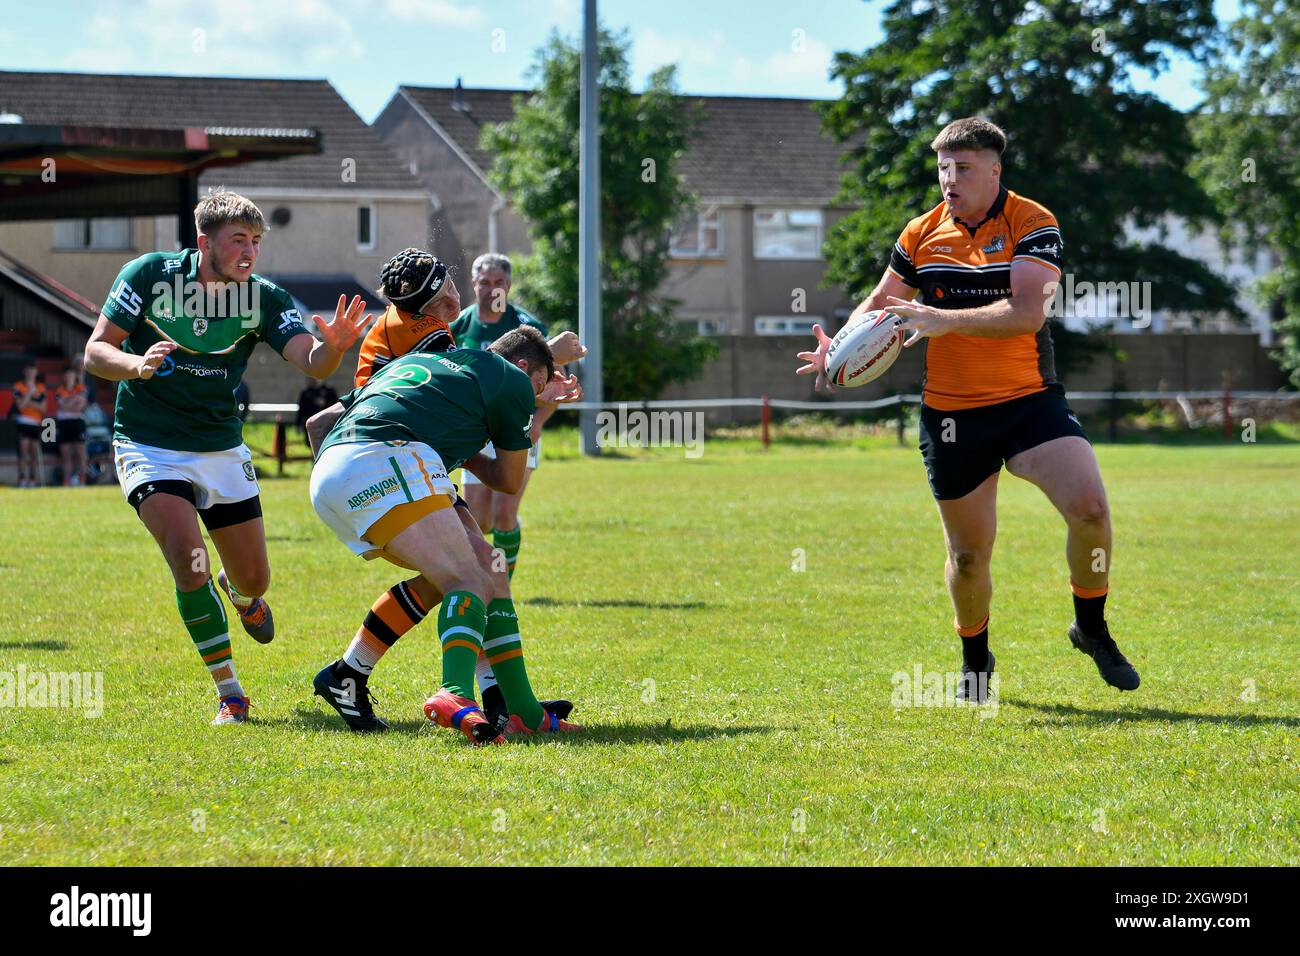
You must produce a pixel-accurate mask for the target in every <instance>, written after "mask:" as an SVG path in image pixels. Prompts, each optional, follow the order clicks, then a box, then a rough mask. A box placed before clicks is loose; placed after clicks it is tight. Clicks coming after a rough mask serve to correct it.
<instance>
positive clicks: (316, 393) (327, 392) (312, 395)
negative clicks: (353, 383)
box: [295, 378, 339, 441]
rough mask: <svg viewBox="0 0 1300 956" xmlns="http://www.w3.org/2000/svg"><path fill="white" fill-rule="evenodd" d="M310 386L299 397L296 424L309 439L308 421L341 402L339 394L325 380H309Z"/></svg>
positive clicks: (304, 438) (305, 437)
mask: <svg viewBox="0 0 1300 956" xmlns="http://www.w3.org/2000/svg"><path fill="white" fill-rule="evenodd" d="M307 381H308V383H309V384H308V385H307V387H306V388H304V389H303V390H302V392H301V393H300V394H299V395H298V418H297V420H296V422H295V424H296V425H297V426H298V430H299V431H301V432H302V436H303V440H304V441H306V439H307V419H309V418H311V417H312V416H313V415H315V414H316V413H317V412H320V411H324V410H325V409H327V408H329V407H330V406H331V405H333V404H334V403H335V402H337V401H338V400H339V395H338V392H336V391H334V389H332V388H330V387H329V386H328V385H326V384H325V380H324V379H323V378H312V379H308V380H307Z"/></svg>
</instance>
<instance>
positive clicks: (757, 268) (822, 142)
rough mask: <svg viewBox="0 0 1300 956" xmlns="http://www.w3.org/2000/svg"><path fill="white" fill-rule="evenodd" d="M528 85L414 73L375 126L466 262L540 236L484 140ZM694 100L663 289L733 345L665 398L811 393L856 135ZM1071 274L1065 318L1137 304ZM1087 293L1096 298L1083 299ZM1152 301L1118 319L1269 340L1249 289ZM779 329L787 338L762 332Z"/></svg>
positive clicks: (704, 328) (1206, 246)
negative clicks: (1141, 313) (1213, 308)
mask: <svg viewBox="0 0 1300 956" xmlns="http://www.w3.org/2000/svg"><path fill="white" fill-rule="evenodd" d="M528 95H529V93H528V91H525V90H492V89H465V88H463V87H462V86H461V85H460V84H459V83H458V84H457V86H456V87H415V86H402V87H399V88H398V90H397V92H396V93H395V94H394V96H393V97H392V99H391V100H390V101H389V103H388V104H387V106H386V107H385V108H384V110H383V111H382V112H381V113H380V115H379V116H378V118H377V119H376V120H375V123H374V128H375V130H376V132H377V133H378V134H379V135H380V137H381V138H382V139H383V140H384V142H385V143H387V144H388V145H389V147H390V148H391V149H392V151H393V152H394V153H395V154H396V155H397V156H398V158H399V159H400V160H401V161H402V162H403V163H404V164H407V165H408V167H409V169H410V171H411V172H412V174H414V175H416V176H418V177H419V178H420V180H421V182H422V183H423V184H424V185H425V187H426V188H427V189H428V190H429V191H430V192H431V193H432V194H433V196H434V200H433V203H434V209H435V212H434V214H433V218H432V222H431V227H430V234H431V236H432V237H433V240H432V241H433V243H434V249H435V251H436V252H437V253H438V254H439V255H440V256H441V257H443V258H444V259H445V260H447V261H448V262H449V264H451V265H452V266H453V267H456V268H459V269H460V270H461V274H464V273H465V271H466V270H467V268H468V265H469V263H470V262H472V261H473V259H474V257H475V256H476V255H478V254H479V253H480V252H484V251H489V250H492V251H502V252H515V251H527V250H528V248H529V242H528V237H527V224H526V223H524V222H523V221H522V219H521V218H520V217H519V216H518V215H517V214H516V213H515V212H514V211H513V210H512V209H511V208H510V205H509V202H508V199H507V197H504V196H502V195H501V194H500V193H499V192H498V191H497V190H496V189H494V188H493V187H492V185H491V184H490V182H489V181H488V176H487V171H488V169H489V167H490V166H491V162H492V157H491V156H490V155H488V154H487V152H486V151H484V150H483V149H482V148H480V145H479V143H480V136H481V134H482V130H483V128H484V126H487V125H489V124H492V123H499V122H503V121H506V120H509V119H510V118H511V117H512V116H513V113H514V106H513V103H514V101H515V99H516V98H517V97H526V96H528ZM683 101H684V102H685V103H687V104H690V105H692V106H697V107H698V108H699V111H700V122H699V124H698V126H697V127H696V130H695V133H694V135H693V139H692V142H691V146H690V149H689V150H688V151H687V152H686V154H685V155H684V156H683V157H682V159H681V165H680V170H681V173H682V175H683V178H684V180H685V181H686V183H687V185H688V186H689V188H690V189H691V190H692V191H693V192H694V193H695V194H696V196H697V197H698V199H699V206H698V211H697V212H696V214H695V215H694V216H693V217H692V218H691V220H690V221H689V222H687V223H685V224H684V225H683V227H682V228H681V229H680V230H679V231H678V232H677V233H676V235H675V236H674V239H673V245H672V256H673V258H672V261H671V264H670V266H671V267H670V272H669V278H668V280H667V281H666V283H665V287H664V289H663V291H664V293H665V294H666V295H669V296H672V297H673V298H676V299H678V300H680V301H681V303H682V305H681V306H680V307H679V309H678V317H679V318H680V319H682V320H683V321H688V322H691V323H693V324H694V325H695V326H696V327H697V328H698V329H699V331H700V332H701V333H702V334H707V335H713V336H718V337H719V345H720V349H721V356H720V358H719V360H717V361H715V362H713V363H712V364H711V365H710V366H709V368H707V369H706V370H705V373H704V375H703V376H702V377H701V378H700V379H699V380H697V381H695V382H690V383H684V384H682V385H679V386H674V387H673V388H672V389H670V392H669V394H668V395H667V396H665V397H671V398H687V397H691V398H695V397H699V398H705V397H713V398H716V397H719V396H735V395H739V396H754V395H758V394H761V393H763V392H764V391H769V390H770V391H772V394H773V395H776V394H782V395H783V396H784V397H801V398H802V397H807V392H808V384H809V380H807V379H800V380H797V381H795V380H789V381H787V376H786V374H785V371H783V370H787V371H788V367H790V366H792V365H793V358H792V357H791V356H792V355H793V353H794V351H796V350H797V348H801V347H803V344H804V343H805V342H806V336H807V334H808V332H809V331H810V330H811V328H812V326H813V325H814V324H822V325H823V326H824V327H826V328H827V329H828V330H833V329H837V328H838V327H839V326H840V325H841V324H842V322H843V321H844V319H845V318H847V316H848V315H849V313H850V312H851V310H852V308H853V307H854V305H855V304H856V303H854V302H853V301H852V300H850V299H848V298H847V297H846V296H845V295H844V292H843V290H841V289H839V288H834V287H832V288H822V283H823V280H824V277H825V270H826V262H825V260H824V259H823V258H822V243H823V241H824V239H825V237H826V235H827V232H828V230H829V229H831V228H832V227H833V226H834V224H835V223H836V222H837V221H838V220H839V219H841V218H842V217H843V216H844V215H846V214H847V213H848V212H849V211H851V207H848V206H844V205H841V204H839V203H837V202H836V195H837V193H838V189H839V181H840V177H841V176H842V175H843V174H844V172H845V167H844V166H843V164H842V163H841V157H842V156H843V154H844V151H845V149H846V147H845V146H843V145H842V144H838V143H835V142H834V141H833V140H831V139H830V138H829V137H828V136H826V135H825V134H824V133H823V132H822V129H821V123H820V118H819V116H818V115H817V112H816V110H815V107H816V105H817V101H815V100H805V99H783V98H774V97H736V96H686V97H683ZM899 225H900V228H901V226H902V224H901V223H900V224H899ZM1160 231H1163V232H1164V233H1165V234H1166V238H1165V239H1164V240H1163V241H1165V242H1166V243H1167V244H1169V245H1171V246H1172V247H1174V248H1178V249H1182V250H1183V251H1184V252H1185V254H1188V255H1192V256H1195V257H1197V258H1200V259H1202V260H1203V261H1205V262H1206V263H1208V264H1209V265H1210V266H1211V267H1212V268H1214V269H1216V270H1217V271H1219V272H1220V273H1222V274H1224V275H1226V276H1228V277H1229V278H1230V279H1232V280H1233V281H1236V282H1238V283H1239V284H1240V285H1241V286H1242V287H1243V290H1244V288H1245V286H1246V285H1248V283H1249V282H1250V281H1251V280H1252V279H1254V278H1256V277H1258V276H1259V275H1261V274H1263V273H1264V272H1266V271H1268V269H1269V268H1270V267H1271V261H1270V257H1269V256H1268V254H1267V253H1263V254H1260V255H1255V256H1245V255H1241V254H1238V253H1235V252H1233V253H1228V252H1225V250H1224V249H1223V248H1222V247H1221V246H1220V244H1219V243H1218V242H1217V240H1216V238H1215V237H1214V236H1213V234H1211V233H1203V234H1200V235H1195V234H1192V233H1191V232H1190V231H1189V230H1188V229H1187V228H1186V226H1185V224H1182V223H1181V222H1179V221H1177V220H1176V219H1174V218H1173V217H1170V218H1169V219H1168V220H1167V221H1166V222H1165V223H1164V224H1163V225H1162V226H1161V227H1160ZM1130 233H1131V238H1133V239H1134V240H1138V241H1151V240H1152V239H1154V238H1156V236H1157V231H1156V230H1151V231H1146V232H1143V231H1140V230H1138V229H1136V228H1134V229H1132V230H1130ZM1067 235H1068V234H1067ZM883 266H884V263H881V267H882V268H883ZM1126 285H1127V284H1126ZM1072 289H1073V291H1074V293H1075V296H1076V298H1075V299H1074V300H1071V303H1070V307H1069V308H1067V309H1066V310H1065V313H1066V314H1065V321H1066V324H1067V325H1071V326H1073V327H1075V328H1078V329H1082V328H1085V327H1086V326H1087V325H1089V324H1096V323H1097V322H1099V321H1101V320H1104V319H1105V317H1106V316H1107V315H1108V314H1109V315H1120V314H1124V313H1123V311H1122V308H1116V307H1115V306H1123V303H1110V302H1108V301H1106V300H1103V299H1102V298H1093V299H1086V298H1085V299H1082V300H1080V299H1079V290H1078V289H1077V288H1073V287H1072ZM1125 291H1126V292H1127V291H1128V290H1127V289H1126V290H1125ZM1134 294H1142V290H1135V292H1134ZM1080 301H1082V304H1085V305H1087V306H1089V308H1090V309H1091V311H1090V312H1088V311H1081V312H1078V313H1077V314H1076V309H1075V308H1074V306H1075V305H1078V304H1080ZM1145 304H1146V305H1154V307H1153V309H1152V315H1151V321H1150V322H1149V323H1148V322H1135V321H1133V320H1132V319H1131V318H1119V319H1112V321H1111V325H1112V327H1113V330H1114V331H1115V332H1119V333H1134V332H1143V331H1147V330H1149V331H1151V332H1162V331H1179V332H1186V331H1192V330H1196V329H1200V330H1202V331H1217V332H1221V333H1241V332H1247V331H1249V332H1254V333H1258V334H1259V335H1260V338H1261V339H1262V341H1263V342H1264V344H1268V343H1269V342H1270V341H1271V328H1270V325H1269V321H1268V316H1267V314H1266V311H1265V310H1264V309H1263V308H1261V307H1260V306H1259V305H1258V304H1257V303H1255V302H1253V301H1252V300H1251V299H1250V298H1249V296H1246V295H1243V296H1242V298H1241V305H1242V308H1243V310H1244V311H1245V312H1246V314H1247V317H1248V320H1247V324H1246V325H1244V326H1243V325H1242V324H1241V323H1239V322H1234V321H1232V320H1231V319H1229V318H1228V317H1226V316H1196V317H1192V316H1188V315H1182V314H1175V313H1171V312H1169V311H1167V310H1162V309H1160V308H1159V303H1154V304H1151V303H1149V302H1148V303H1145ZM1129 307H1130V308H1131V306H1129ZM551 318H554V317H551ZM766 336H771V337H776V336H789V337H790V338H788V339H787V340H786V341H783V342H777V341H776V340H775V338H772V339H767V340H764V339H757V338H755V337H766ZM796 342H797V343H798V345H797V346H796V344H795V343H796ZM911 358H918V357H917V356H911ZM914 366H915V367H914ZM919 379H920V369H919V358H918V361H916V362H910V361H909V362H901V363H900V364H899V366H898V370H897V372H893V371H891V373H890V374H889V375H888V376H886V377H885V378H883V379H881V380H880V381H879V384H878V385H877V386H876V387H875V388H873V389H871V391H872V393H873V396H874V394H876V393H885V392H888V391H892V390H895V389H897V390H903V391H910V390H914V389H915V388H916V387H917V385H918V384H919ZM855 397H862V398H865V397H872V396H867V395H858V396H855Z"/></svg>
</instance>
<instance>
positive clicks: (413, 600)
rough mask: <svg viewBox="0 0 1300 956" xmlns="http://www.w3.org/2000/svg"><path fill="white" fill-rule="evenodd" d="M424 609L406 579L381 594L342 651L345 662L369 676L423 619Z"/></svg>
mask: <svg viewBox="0 0 1300 956" xmlns="http://www.w3.org/2000/svg"><path fill="white" fill-rule="evenodd" d="M424 615H425V610H424V607H423V606H421V604H420V601H419V598H417V597H416V596H415V591H414V590H412V589H411V588H410V587H408V586H407V583H406V582H405V581H403V582H401V583H400V584H396V585H394V586H393V587H391V588H389V589H388V590H387V591H385V592H384V593H383V594H381V595H380V596H379V600H377V601H376V602H375V603H374V604H373V605H372V606H371V608H370V612H369V613H368V614H366V619H365V620H364V621H363V622H362V623H361V628H360V630H358V631H357V634H356V637H354V638H352V643H351V644H349V645H348V649H347V651H346V652H345V653H344V654H343V662H344V663H345V664H347V665H348V666H349V667H353V668H355V669H356V670H358V671H360V672H361V673H362V674H366V675H369V674H370V673H371V671H373V670H374V669H375V665H376V664H378V663H379V659H380V658H381V657H383V656H384V654H385V653H386V652H387V651H388V649H389V648H390V647H392V646H393V645H394V644H396V643H397V639H398V638H400V637H401V636H402V635H403V634H405V633H406V632H407V631H409V630H410V629H411V628H413V627H415V625H417V624H419V623H420V622H421V621H423V620H424Z"/></svg>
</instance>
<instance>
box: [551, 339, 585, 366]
mask: <svg viewBox="0 0 1300 956" xmlns="http://www.w3.org/2000/svg"><path fill="white" fill-rule="evenodd" d="M546 344H547V345H549V346H550V347H551V354H552V355H553V356H555V364H556V365H568V364H569V363H570V362H576V361H578V359H580V358H582V357H583V356H584V355H586V354H587V346H585V345H583V344H582V343H581V342H580V341H578V336H577V334H576V333H574V332H561V333H560V334H559V335H557V336H556V337H555V338H553V339H551V341H549V342H547V343H546Z"/></svg>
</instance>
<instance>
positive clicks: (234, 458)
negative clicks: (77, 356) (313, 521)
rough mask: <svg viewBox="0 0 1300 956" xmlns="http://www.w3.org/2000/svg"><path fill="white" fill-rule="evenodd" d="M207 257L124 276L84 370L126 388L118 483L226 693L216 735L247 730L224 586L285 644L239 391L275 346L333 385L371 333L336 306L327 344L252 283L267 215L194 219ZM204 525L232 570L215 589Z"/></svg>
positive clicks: (200, 208) (225, 205)
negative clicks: (251, 361)
mask: <svg viewBox="0 0 1300 956" xmlns="http://www.w3.org/2000/svg"><path fill="white" fill-rule="evenodd" d="M194 220H195V224H196V226H197V229H198V248H197V249H182V250H180V251H178V252H153V253H148V254H146V255H143V256H140V257H139V258H138V259H133V260H132V261H131V262H128V263H127V264H126V265H125V266H124V267H123V268H122V271H121V272H120V273H119V274H118V277H117V280H116V281H115V282H114V283H113V288H112V290H111V291H110V292H109V294H108V299H107V300H106V301H105V303H104V307H103V310H102V311H101V312H100V315H99V321H98V322H97V323H96V324H95V330H94V331H93V332H92V333H91V335H90V340H89V342H88V343H87V344H86V359H85V367H86V371H88V372H90V373H92V374H94V375H98V376H99V377H100V378H104V379H109V380H111V381H116V382H118V388H117V405H116V411H115V414H114V417H113V450H114V460H115V464H116V468H117V477H118V482H119V484H120V485H121V487H122V492H123V494H124V495H126V499H127V501H128V502H130V504H131V505H132V507H134V508H135V510H136V513H137V514H138V515H139V516H140V520H141V521H142V522H144V525H145V527H146V528H148V529H149V532H150V533H151V534H152V535H153V536H154V539H155V540H156V541H157V542H158V547H159V548H160V549H161V550H162V553H163V557H164V559H165V560H166V561H167V566H168V568H169V569H170V570H171V573H172V578H173V580H174V582H175V589H176V607H177V609H178V610H179V611H180V616H181V620H182V621H183V622H184V624H185V628H186V630H187V631H189V635H190V638H191V639H192V640H193V642H194V645H195V648H196V650H198V652H199V655H200V657H201V658H202V659H203V662H204V664H205V665H206V666H207V668H208V672H209V674H211V676H212V679H213V681H214V682H215V683H216V685H217V696H218V705H217V708H218V709H217V716H216V718H215V719H214V720H213V721H212V723H213V724H214V725H222V724H236V723H243V722H244V721H246V720H247V719H248V695H247V694H246V693H245V692H244V688H243V686H242V685H241V684H240V682H239V678H238V676H237V675H236V673H235V664H234V660H233V657H232V654H231V648H230V634H229V630H228V626H227V619H226V611H225V608H224V606H223V605H222V603H221V599H220V597H218V595H217V590H216V585H219V586H220V587H221V588H222V589H223V590H224V591H225V592H226V595H227V596H228V597H229V599H230V601H231V603H232V604H234V606H235V609H236V610H237V611H238V613H239V617H240V621H241V623H242V624H243V626H244V630H245V631H247V632H248V633H249V634H250V635H251V636H252V637H253V638H254V639H255V640H257V641H259V642H261V643H263V644H265V643H267V642H269V641H270V640H271V639H272V638H273V637H274V636H275V627H274V622H273V621H272V618H271V609H270V607H269V606H268V605H267V603H266V601H265V600H264V599H263V597H262V595H263V594H265V593H266V590H267V588H268V586H269V585H270V580H271V569H270V564H269V561H268V559H267V554H266V531H265V528H264V527H263V524H262V506H261V501H260V499H259V497H258V486H257V474H256V472H255V471H254V470H253V462H252V456H251V454H250V453H249V450H248V448H247V446H245V445H244V443H243V428H242V423H241V421H240V419H239V416H238V414H237V403H236V400H235V394H234V393H235V389H236V388H237V387H238V385H239V382H240V379H241V378H242V377H243V374H244V369H245V367H246V366H247V364H248V357H249V355H250V354H251V353H252V351H253V349H254V348H255V347H256V345H257V343H258V342H266V343H268V344H269V345H270V346H271V347H272V348H274V349H275V350H276V351H277V352H279V353H280V355H281V356H282V357H283V358H284V359H285V360H286V361H287V362H289V363H290V364H291V365H293V366H294V367H295V368H297V369H298V370H299V371H301V372H303V373H304V374H306V375H309V376H311V377H312V378H325V377H326V376H328V375H329V374H330V373H331V372H333V371H334V370H335V369H336V368H338V365H339V362H340V361H341V360H342V358H343V354H344V353H345V352H346V351H347V350H348V349H349V348H350V347H351V346H352V344H353V343H354V342H356V340H357V338H358V337H359V336H360V335H361V334H362V332H364V331H365V327H366V325H367V323H369V321H370V319H371V317H370V316H369V315H367V316H365V318H364V319H363V318H361V315H362V313H363V312H364V311H365V303H364V302H363V301H361V298H360V296H357V297H355V298H353V300H352V302H351V303H350V304H349V303H347V302H346V299H345V297H344V296H340V297H339V304H338V309H337V310H336V311H335V315H334V318H333V320H331V321H325V320H323V319H322V318H321V317H320V316H312V319H313V321H314V322H315V323H316V327H317V328H318V329H319V331H320V336H321V340H320V341H317V340H316V338H315V337H313V336H312V334H311V333H310V332H308V331H307V329H306V328H305V327H304V325H303V323H302V317H301V316H300V315H299V314H298V310H297V308H295V306H294V304H293V299H292V298H290V296H289V294H288V293H287V292H285V291H284V290H283V289H281V288H280V287H279V286H277V285H275V284H274V283H272V282H268V281H267V280H266V279H264V278H262V277H261V276H258V275H254V274H253V266H254V265H255V264H256V262H257V257H258V252H259V249H260V245H261V241H262V234H263V232H264V231H265V225H264V221H263V219H262V213H261V211H260V210H259V209H258V208H257V206H255V205H254V204H253V203H252V202H250V201H249V200H247V199H245V198H244V197H243V196H239V195H237V194H235V193H232V192H228V191H225V190H221V191H217V192H213V193H211V194H209V195H208V196H206V197H204V198H203V199H202V200H200V201H199V204H198V205H197V206H196V207H195V208H194ZM198 519H202V521H203V524H204V526H205V527H206V528H207V529H208V534H209V535H210V536H211V538H212V542H213V544H215V545H216V547H217V552H218V553H219V554H220V556H221V563H222V568H221V571H220V573H219V574H218V575H217V578H216V585H214V583H213V579H212V575H211V574H210V572H209V562H208V554H207V550H206V549H205V548H204V546H203V536H202V534H201V533H200V532H199V524H198Z"/></svg>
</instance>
